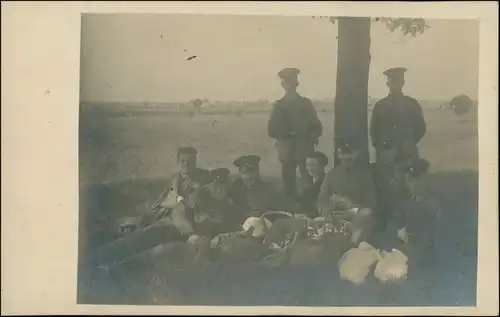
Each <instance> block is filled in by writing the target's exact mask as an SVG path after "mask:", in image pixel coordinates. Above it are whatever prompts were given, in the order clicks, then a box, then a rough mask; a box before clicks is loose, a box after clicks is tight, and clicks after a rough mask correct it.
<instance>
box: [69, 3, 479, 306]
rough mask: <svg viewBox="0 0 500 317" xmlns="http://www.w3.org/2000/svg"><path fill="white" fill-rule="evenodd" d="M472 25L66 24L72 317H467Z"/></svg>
mask: <svg viewBox="0 0 500 317" xmlns="http://www.w3.org/2000/svg"><path fill="white" fill-rule="evenodd" d="M479 25H480V24H479V20H478V19H427V18H425V19H423V18H421V17H418V16H416V17H412V18H410V17H398V16H364V17H355V16H306V15H303V16H285V15H282V16H280V15H236V14H234V15H229V14H226V15H223V14H217V15H216V14H180V13H179V14H164V13H162V14H152V13H151V14H147V13H126V14H125V13H99V14H97V13H84V14H82V15H81V45H80V50H81V51H80V96H79V99H80V100H79V101H80V102H79V119H78V143H79V144H78V151H79V153H78V161H79V162H78V164H79V171H78V177H79V184H78V185H79V198H78V200H79V207H78V208H79V210H78V213H79V216H78V273H77V275H78V276H77V304H101V305H189V306H196V305H206V306H304V307H347V306H359V307H363V306H381V307H388V306H414V307H415V306H430V307H432V306H442V307H445V306H446V307H450V306H456V307H463V306H469V307H473V306H476V305H477V301H476V292H477V265H478V263H477V259H478V257H477V249H478V248H477V245H478V243H477V242H478V239H477V235H478V193H479V191H478V188H479V185H478V172H479V166H478V164H479V161H478V157H479V155H478V151H479V150H478V118H477V115H478V107H480V106H481V105H480V104H479V103H478V99H479V98H478V95H479V53H480V50H479V43H480V37H479V29H480V28H479Z"/></svg>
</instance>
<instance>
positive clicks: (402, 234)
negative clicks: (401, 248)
mask: <svg viewBox="0 0 500 317" xmlns="http://www.w3.org/2000/svg"><path fill="white" fill-rule="evenodd" d="M398 238H400V239H401V240H403V241H404V243H408V231H407V230H406V227H403V228H401V229H399V230H398Z"/></svg>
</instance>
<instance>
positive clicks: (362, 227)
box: [317, 138, 377, 245]
mask: <svg viewBox="0 0 500 317" xmlns="http://www.w3.org/2000/svg"><path fill="white" fill-rule="evenodd" d="M359 153H360V150H359V147H358V146H357V144H356V143H355V141H354V140H350V139H349V138H342V139H340V140H339V147H338V150H337V155H338V157H339V159H340V161H341V164H340V165H339V166H336V167H334V168H333V169H331V170H330V171H329V172H328V173H327V175H326V177H325V179H324V181H323V185H322V186H321V190H320V193H319V196H318V206H317V207H318V212H319V214H320V215H321V216H323V217H325V218H326V219H327V221H331V222H333V223H334V225H336V226H339V222H344V224H345V223H348V224H349V227H350V228H351V230H350V231H351V234H350V238H351V242H352V243H354V244H355V245H357V244H359V242H361V241H366V242H368V241H367V240H370V239H371V238H372V237H371V233H372V232H371V231H372V229H373V228H372V227H373V225H374V224H373V216H374V210H375V208H376V202H377V200H376V191H375V184H374V181H373V177H372V173H371V171H370V168H369V166H368V165H366V166H360V165H359V163H356V160H357V157H358V155H359Z"/></svg>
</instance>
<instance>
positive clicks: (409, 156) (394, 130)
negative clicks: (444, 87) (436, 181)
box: [370, 68, 426, 162]
mask: <svg viewBox="0 0 500 317" xmlns="http://www.w3.org/2000/svg"><path fill="white" fill-rule="evenodd" d="M405 72H406V69H405V68H391V69H388V70H386V71H385V72H384V75H386V76H387V86H388V87H389V95H388V96H387V97H385V98H383V99H381V100H379V101H378V102H377V103H376V104H375V106H374V108H373V112H372V116H371V126H370V137H371V140H372V144H373V146H374V147H375V150H376V151H377V152H379V151H378V149H379V147H380V146H381V145H382V143H381V142H382V141H383V139H384V138H387V137H390V138H392V139H393V140H394V141H395V142H396V148H397V159H398V160H399V161H407V162H408V161H411V160H414V159H418V157H419V154H418V147H417V144H418V142H420V140H421V139H422V138H423V137H424V135H425V133H426V123H425V119H424V115H423V111H422V107H421V106H420V104H419V103H418V101H417V100H415V99H413V98H411V97H409V96H407V95H405V94H403V92H402V89H403V87H404V84H405V79H404V74H405Z"/></svg>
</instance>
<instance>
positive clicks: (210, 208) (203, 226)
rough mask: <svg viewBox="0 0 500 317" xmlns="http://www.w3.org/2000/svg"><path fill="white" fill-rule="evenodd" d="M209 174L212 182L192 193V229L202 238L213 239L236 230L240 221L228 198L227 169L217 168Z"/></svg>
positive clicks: (228, 172)
mask: <svg viewBox="0 0 500 317" xmlns="http://www.w3.org/2000/svg"><path fill="white" fill-rule="evenodd" d="M210 173H211V175H212V181H211V182H210V183H208V184H206V185H203V186H201V187H200V188H199V189H197V190H196V191H195V193H194V196H195V198H194V201H195V205H194V224H195V227H194V229H195V230H196V232H197V233H198V234H200V235H202V236H205V237H209V238H213V237H214V236H216V235H217V234H220V233H226V232H232V231H234V230H238V229H239V226H240V225H241V222H240V221H241V219H240V217H238V214H237V211H236V207H235V206H234V204H233V202H232V201H231V200H230V199H229V196H228V191H229V174H230V171H229V169H227V168H217V169H214V170H212V171H211V172H210Z"/></svg>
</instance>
